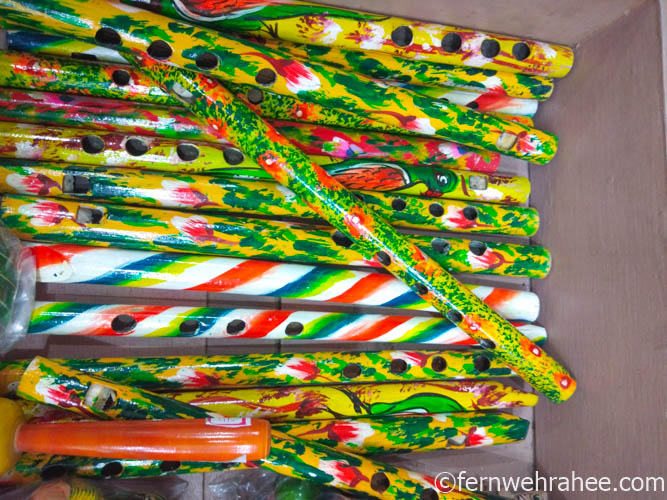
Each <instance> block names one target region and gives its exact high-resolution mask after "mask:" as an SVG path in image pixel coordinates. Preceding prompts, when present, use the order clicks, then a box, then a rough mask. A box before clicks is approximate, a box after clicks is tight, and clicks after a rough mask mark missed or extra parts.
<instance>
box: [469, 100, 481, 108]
mask: <svg viewBox="0 0 667 500" xmlns="http://www.w3.org/2000/svg"><path fill="white" fill-rule="evenodd" d="M468 107H469V108H470V109H479V104H478V103H476V102H475V101H471V102H469V103H468Z"/></svg>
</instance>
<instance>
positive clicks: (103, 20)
mask: <svg viewBox="0 0 667 500" xmlns="http://www.w3.org/2000/svg"><path fill="white" fill-rule="evenodd" d="M32 1H34V0H31V1H23V2H16V1H15V0H5V4H4V7H3V6H2V5H0V9H1V11H2V12H4V14H5V16H6V19H7V20H8V21H10V22H18V23H20V24H22V25H29V26H31V27H32V28H37V29H39V30H40V31H46V32H51V33H56V34H62V35H69V36H74V37H75V38H78V39H82V40H87V41H93V40H95V36H97V38H98V39H102V38H103V36H104V35H103V34H104V33H107V34H108V37H109V40H111V39H113V40H112V41H113V44H114V45H117V46H118V47H115V48H118V49H119V50H123V51H136V53H137V54H140V53H142V52H143V53H144V54H146V53H149V54H153V55H155V56H156V57H157V58H158V59H160V60H169V61H170V63H171V64H176V65H179V66H181V67H188V68H197V69H198V70H200V71H206V72H208V73H210V74H211V75H212V76H216V77H220V78H224V79H225V80H226V81H231V82H233V83H240V84H259V85H264V86H266V87H270V88H271V89H272V91H274V92H277V93H280V94H284V95H293V94H298V95H299V98H300V99H302V100H305V101H309V102H315V103H319V104H324V105H328V106H334V107H343V108H348V109H353V110H358V111H359V112H361V113H362V114H364V115H367V116H368V117H369V118H372V119H374V120H376V121H380V122H383V123H387V124H390V125H393V126H395V125H400V126H401V127H402V128H405V129H408V130H413V131H417V132H419V133H420V134H424V135H430V136H434V137H439V138H442V139H447V140H453V141H455V142H459V143H461V144H465V145H468V146H472V147H479V148H482V149H486V150H489V151H497V152H501V153H504V154H508V155H510V156H515V157H517V158H522V159H527V160H530V161H534V162H537V163H546V162H548V161H549V160H550V159H551V158H552V157H553V155H554V154H555V152H556V144H557V138H556V137H555V136H553V135H552V134H549V133H545V132H542V131H539V130H537V129H534V128H530V127H526V126H524V125H521V124H518V123H514V122H510V121H507V120H502V119H498V118H496V117H491V116H488V115H482V114H479V113H476V112H474V111H471V110H468V109H466V108H463V107H461V106H457V105H454V104H450V103H447V102H445V101H431V100H428V99H425V98H424V97H422V96H419V95H418V94H414V93H412V92H410V91H407V90H404V89H397V88H386V87H384V86H382V85H377V84H375V83H374V82H373V81H372V80H370V79H367V78H365V77H361V76H358V75H354V74H352V73H344V72H341V71H338V70H335V68H330V67H327V66H322V65H318V64H312V63H311V64H309V65H305V64H303V63H300V62H298V61H296V60H294V59H285V58H284V57H283V55H282V53H280V52H275V51H271V50H269V49H266V48H265V47H262V46H261V45H257V44H254V43H252V42H243V41H240V40H238V39H235V38H233V37H227V36H225V35H223V34H220V33H217V32H215V31H213V30H209V29H206V28H198V27H195V26H191V25H187V24H185V23H179V22H176V21H170V20H168V19H167V18H164V17H162V16H159V15H156V14H154V13H152V12H148V11H142V10H136V11H134V12H133V14H132V16H127V13H126V12H125V10H124V8H122V7H119V6H116V5H114V4H108V3H106V2H102V1H101V0H87V1H85V2H81V1H77V0H59V1H58V2H57V3H53V4H50V5H49V6H48V8H46V9H45V8H44V6H43V5H41V4H37V3H34V4H33V3H32ZM62 11H65V12H67V13H68V14H70V15H67V16H65V15H63V12H62ZM71 14H76V16H77V22H76V23H75V22H72V21H70V19H72V18H73V16H71ZM146 25H151V26H153V28H154V29H153V30H152V31H151V33H162V34H164V36H165V37H166V38H167V39H168V40H169V43H168V42H167V41H165V40H155V39H154V38H155V37H153V36H151V35H150V34H148V32H146V30H145V29H144V28H143V27H144V26H146ZM84 26H85V27H84ZM99 30H108V31H101V32H100V33H102V34H97V32H98V31H99ZM112 32H113V34H111V33H112ZM98 41H99V40H98ZM179 46H181V47H185V50H183V51H182V52H181V51H174V47H179ZM149 49H150V50H149ZM144 51H147V52H144ZM128 53H129V52H128ZM332 72H334V73H338V75H339V76H336V77H335V78H332V77H331V76H330V75H331V74H332ZM342 82H344V83H342ZM399 110H401V111H399Z"/></svg>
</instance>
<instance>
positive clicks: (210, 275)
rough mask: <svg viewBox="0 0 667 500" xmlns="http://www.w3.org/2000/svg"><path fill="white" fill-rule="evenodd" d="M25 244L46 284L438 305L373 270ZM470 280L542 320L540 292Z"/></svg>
mask: <svg viewBox="0 0 667 500" xmlns="http://www.w3.org/2000/svg"><path fill="white" fill-rule="evenodd" d="M27 245H28V247H30V249H31V251H32V254H33V256H34V258H35V261H36V265H37V281H39V282H41V283H83V284H92V285H113V286H126V287H136V288H158V289H164V290H194V291H201V292H227V293H236V294H243V295H260V296H269V297H282V298H287V299H301V300H315V301H321V302H336V303H345V304H359V305H365V306H385V307H395V308H400V309H419V310H425V311H432V312H433V311H435V309H434V308H433V306H431V304H429V303H428V302H426V301H424V300H423V299H422V298H421V297H420V296H419V295H417V294H415V293H414V292H413V291H412V290H411V289H410V288H409V287H408V286H407V285H406V284H405V283H403V282H402V281H400V280H397V279H396V278H394V277H393V276H391V275H388V274H384V273H376V272H372V271H362V270H358V269H338V268H334V267H325V266H307V265H302V264H289V263H285V262H268V261H261V260H252V259H232V258H227V257H212V256H203V255H188V254H182V253H173V252H148V251H143V250H122V249H118V248H113V249H112V248H97V247H87V246H81V245H64V244H56V243H52V244H44V243H27ZM466 286H467V287H468V288H469V289H470V290H471V291H472V292H473V293H474V294H475V295H476V296H477V297H479V298H481V299H482V300H484V302H485V303H486V304H488V305H489V306H490V307H491V308H493V310H494V311H496V312H498V314H500V315H501V316H502V317H504V318H505V319H509V320H519V321H527V322H531V321H535V320H536V319H537V316H538V314H539V311H540V299H539V297H538V296H537V294H535V293H533V292H528V291H525V290H509V289H503V288H494V287H490V286H478V285H470V284H466Z"/></svg>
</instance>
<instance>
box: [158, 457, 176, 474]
mask: <svg viewBox="0 0 667 500" xmlns="http://www.w3.org/2000/svg"><path fill="white" fill-rule="evenodd" d="M180 467H181V462H179V461H178V460H165V461H164V462H162V463H161V464H160V470H161V471H162V472H174V471H175V470H178V469H180Z"/></svg>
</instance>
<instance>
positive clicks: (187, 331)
mask: <svg viewBox="0 0 667 500" xmlns="http://www.w3.org/2000/svg"><path fill="white" fill-rule="evenodd" d="M178 330H179V331H180V332H181V335H194V334H196V333H197V332H198V331H199V321H197V320H196V319H186V320H185V321H183V323H181V325H180V326H179V327H178Z"/></svg>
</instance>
